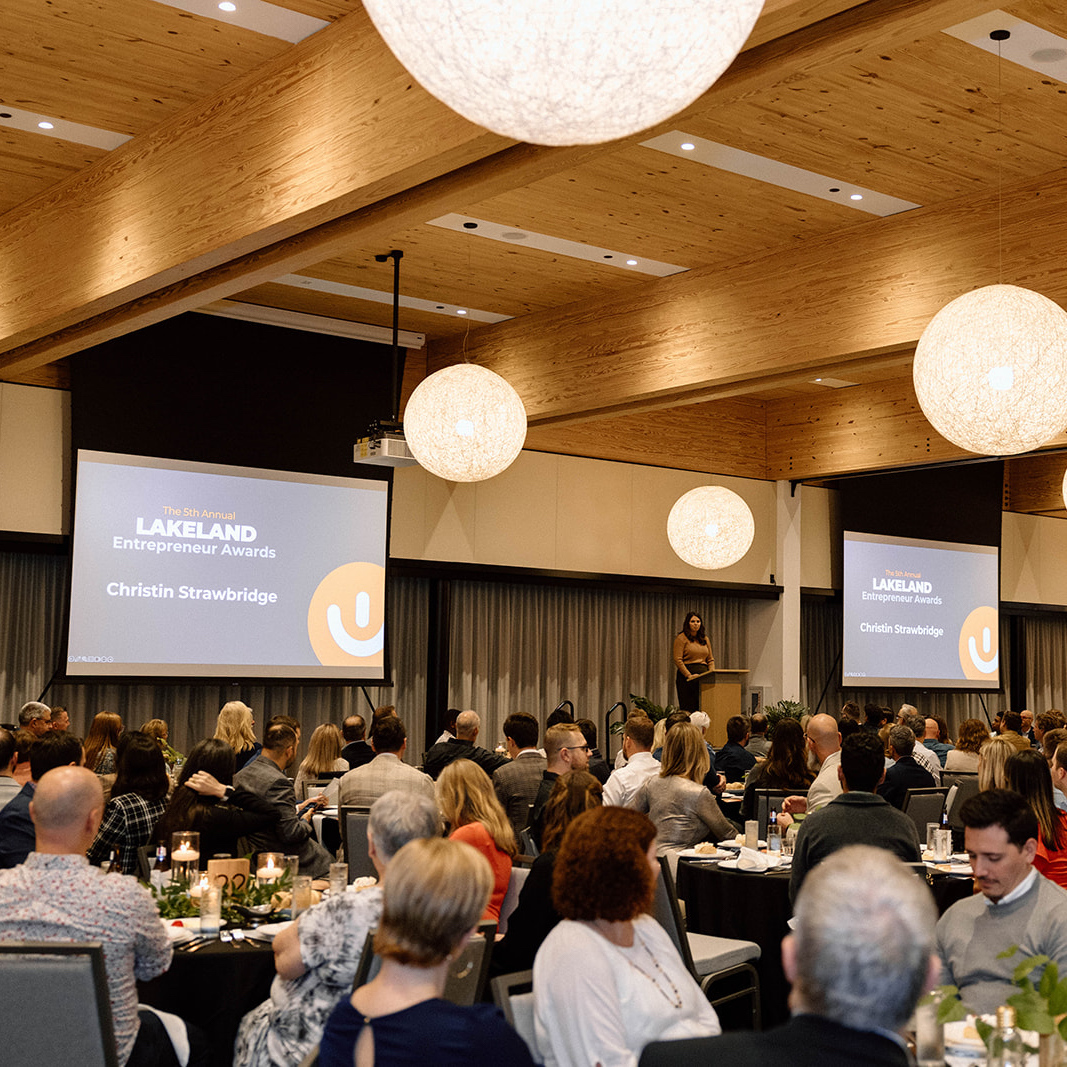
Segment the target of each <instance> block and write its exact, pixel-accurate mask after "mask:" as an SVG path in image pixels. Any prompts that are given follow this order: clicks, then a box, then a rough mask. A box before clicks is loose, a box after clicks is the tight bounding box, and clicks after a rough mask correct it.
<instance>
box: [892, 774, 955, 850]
mask: <svg viewBox="0 0 1067 1067" xmlns="http://www.w3.org/2000/svg"><path fill="white" fill-rule="evenodd" d="M947 794H948V790H947V789H946V788H945V787H944V786H935V787H933V788H928V789H909V790H908V791H907V792H906V793H905V794H904V808H903V811H904V814H905V815H907V816H908V818H909V819H911V821H912V822H913V823H915V829H916V830H917V831H918V832H919V841H920V842H921V843H922V844H923V845H924V846H925V845H926V824H927V823H928V822H936V823H939V822H941V813H942V812H943V811H944V810H945V797H946V795H947Z"/></svg>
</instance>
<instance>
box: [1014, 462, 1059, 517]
mask: <svg viewBox="0 0 1067 1067" xmlns="http://www.w3.org/2000/svg"><path fill="white" fill-rule="evenodd" d="M1065 470H1067V455H1064V454H1063V452H1062V451H1057V452H1043V453H1041V454H1040V455H1036V456H1019V457H1018V458H1015V459H1009V460H1008V462H1007V463H1005V464H1004V510H1005V511H1022V512H1026V513H1027V514H1030V515H1042V514H1049V513H1057V512H1058V513H1060V514H1062V513H1063V507H1064V504H1063V474H1064V471H1065Z"/></svg>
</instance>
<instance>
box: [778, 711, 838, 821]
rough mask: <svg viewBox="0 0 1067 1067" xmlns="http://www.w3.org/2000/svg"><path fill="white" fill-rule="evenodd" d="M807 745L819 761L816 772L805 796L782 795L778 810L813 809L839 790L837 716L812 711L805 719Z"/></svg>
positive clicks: (829, 799) (821, 805)
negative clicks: (817, 772) (808, 717)
mask: <svg viewBox="0 0 1067 1067" xmlns="http://www.w3.org/2000/svg"><path fill="white" fill-rule="evenodd" d="M807 737H808V748H809V750H810V751H811V752H812V753H813V754H814V756H815V759H816V761H817V762H818V764H819V774H818V776H817V777H816V779H815V781H814V782H812V783H811V786H810V787H809V788H808V795H807V796H806V797H801V796H795V797H786V798H785V801H784V803H783V804H782V810H783V811H786V812H792V813H793V814H796V813H797V812H804V811H806V812H809V813H810V812H813V811H818V810H819V808H825V807H826V805H827V804H829V803H830V801H831V800H833V799H834V797H839V796H840V795H841V792H842V786H841V778H840V776H839V775H838V773H837V769H838V768H839V767H840V766H841V734H840V732H839V731H838V728H837V720H836V719H835V718H834V717H833V716H832V715H826V714H821V715H813V716H812V717H811V718H810V719H809V720H808V729H807Z"/></svg>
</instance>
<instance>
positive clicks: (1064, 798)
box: [1042, 730, 1067, 811]
mask: <svg viewBox="0 0 1067 1067" xmlns="http://www.w3.org/2000/svg"><path fill="white" fill-rule="evenodd" d="M1052 733H1053V731H1052V730H1047V731H1046V732H1045V737H1044V738H1042V747H1043V746H1044V741H1045V739H1047V738H1048V737H1049V736H1050V735H1051V734H1052ZM1061 748H1062V751H1061ZM1049 771H1050V773H1051V774H1052V802H1053V804H1055V805H1056V808H1057V809H1058V810H1059V811H1067V730H1064V731H1063V738H1062V740H1061V741H1060V743H1059V744H1058V745H1057V746H1056V750H1055V751H1054V752H1053V753H1052V759H1051V760H1050V761H1049Z"/></svg>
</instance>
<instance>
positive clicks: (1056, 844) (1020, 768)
mask: <svg viewBox="0 0 1067 1067" xmlns="http://www.w3.org/2000/svg"><path fill="white" fill-rule="evenodd" d="M1004 770H1005V774H1006V777H1007V781H1008V788H1009V789H1014V790H1015V792H1016V793H1018V794H1019V795H1020V796H1021V797H1023V798H1024V799H1025V800H1026V802H1027V803H1028V804H1029V805H1030V807H1031V808H1032V809H1033V812H1034V814H1035V815H1036V816H1037V825H1038V829H1039V831H1040V832H1039V833H1038V836H1037V852H1036V854H1035V856H1034V866H1035V867H1036V868H1037V870H1038V871H1039V872H1040V873H1041V874H1043V875H1044V876H1045V877H1046V878H1051V879H1052V881H1054V882H1055V883H1056V884H1057V885H1059V886H1063V887H1064V888H1065V889H1067V815H1065V814H1064V813H1063V812H1062V811H1060V810H1059V809H1058V808H1057V807H1056V805H1055V804H1054V803H1053V800H1052V774H1051V772H1050V771H1049V766H1048V763H1047V762H1046V761H1045V757H1044V756H1042V755H1041V753H1040V752H1037V751H1035V750H1034V749H1032V748H1028V749H1026V750H1025V751H1022V752H1016V753H1015V755H1013V756H1012V757H1011V759H1009V760H1008V762H1007V765H1006V766H1005V768H1004Z"/></svg>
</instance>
